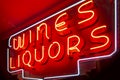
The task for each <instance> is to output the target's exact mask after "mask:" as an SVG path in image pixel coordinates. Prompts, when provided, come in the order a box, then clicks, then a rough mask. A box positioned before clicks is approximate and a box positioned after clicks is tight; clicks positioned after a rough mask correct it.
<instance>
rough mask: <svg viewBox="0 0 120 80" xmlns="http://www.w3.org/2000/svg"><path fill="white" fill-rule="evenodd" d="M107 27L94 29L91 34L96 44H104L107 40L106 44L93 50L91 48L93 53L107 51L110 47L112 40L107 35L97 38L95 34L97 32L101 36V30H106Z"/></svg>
mask: <svg viewBox="0 0 120 80" xmlns="http://www.w3.org/2000/svg"><path fill="white" fill-rule="evenodd" d="M106 27H107V26H106V25H103V26H100V27H97V28H95V29H93V31H92V32H91V37H92V38H93V39H92V41H93V40H94V42H97V43H98V42H103V40H104V39H105V42H104V44H103V45H100V46H95V47H92V48H90V50H91V51H94V52H100V51H103V50H106V49H108V48H109V47H110V39H109V37H108V36H106V35H100V36H96V34H95V32H97V34H98V33H99V34H100V33H101V32H102V30H101V29H105V28H106ZM98 30H99V32H98Z"/></svg>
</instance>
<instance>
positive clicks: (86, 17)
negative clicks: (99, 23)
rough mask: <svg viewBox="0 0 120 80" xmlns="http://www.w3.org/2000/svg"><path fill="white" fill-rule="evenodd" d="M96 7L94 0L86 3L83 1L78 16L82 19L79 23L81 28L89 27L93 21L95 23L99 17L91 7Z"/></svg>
mask: <svg viewBox="0 0 120 80" xmlns="http://www.w3.org/2000/svg"><path fill="white" fill-rule="evenodd" d="M93 7H94V2H93V0H88V1H86V2H85V3H83V4H82V5H80V7H79V8H78V13H79V14H78V17H79V18H80V19H81V20H80V21H79V22H78V24H79V25H80V26H82V27H79V28H80V29H81V28H85V27H88V26H90V25H92V24H93V23H95V21H96V19H97V17H96V15H97V14H96V13H95V11H94V10H89V9H91V8H93Z"/></svg>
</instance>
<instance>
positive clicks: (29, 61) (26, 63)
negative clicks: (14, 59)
mask: <svg viewBox="0 0 120 80" xmlns="http://www.w3.org/2000/svg"><path fill="white" fill-rule="evenodd" d="M26 54H28V55H29V58H28V61H27V62H25V60H26V59H27V57H26ZM31 58H32V56H31V53H30V51H25V53H23V56H22V61H23V64H24V65H26V66H28V67H31V65H30V63H31Z"/></svg>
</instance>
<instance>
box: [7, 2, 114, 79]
mask: <svg viewBox="0 0 120 80" xmlns="http://www.w3.org/2000/svg"><path fill="white" fill-rule="evenodd" d="M99 10H100V11H99ZM98 11H99V12H101V13H99V12H98ZM103 12H104V11H102V10H101V9H99V8H97V7H95V5H94V1H93V0H86V1H84V2H82V3H80V4H78V5H76V6H74V7H72V8H70V9H68V10H65V11H63V12H61V13H59V14H56V15H54V16H53V17H50V18H48V19H47V20H45V21H43V22H42V21H41V23H40V22H39V23H37V24H34V25H33V26H32V27H30V28H29V29H28V28H27V29H26V30H24V31H22V32H20V33H18V34H16V35H15V36H12V37H11V39H10V43H9V44H10V46H11V47H9V48H10V70H18V69H23V70H25V71H27V72H29V73H30V74H33V75H36V74H37V76H39V77H40V78H41V77H42V78H43V77H46V76H47V77H51V76H59V75H68V74H71V73H72V74H76V73H77V71H76V68H77V62H78V60H81V59H86V58H91V57H99V56H106V55H109V54H111V53H112V52H113V51H114V39H113V38H114V31H113V28H114V26H112V25H113V24H112V23H109V22H107V21H103V20H104V19H105V20H106V17H103V14H104V13H103ZM109 24H110V25H109ZM101 25H102V26H101ZM14 54H15V55H14Z"/></svg>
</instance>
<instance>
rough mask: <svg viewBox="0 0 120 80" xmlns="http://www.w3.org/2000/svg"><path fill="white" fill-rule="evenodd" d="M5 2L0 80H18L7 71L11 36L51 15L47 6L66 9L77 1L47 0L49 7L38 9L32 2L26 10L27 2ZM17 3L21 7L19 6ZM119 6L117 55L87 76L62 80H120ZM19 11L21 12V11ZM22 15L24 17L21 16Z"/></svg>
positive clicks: (0, 11)
mask: <svg viewBox="0 0 120 80" xmlns="http://www.w3.org/2000/svg"><path fill="white" fill-rule="evenodd" d="M5 1H6V2H5ZM5 1H2V2H1V1H0V80H18V78H17V77H18V76H17V75H12V74H10V73H8V72H7V70H6V66H7V61H6V60H7V58H6V54H7V52H6V51H7V50H6V49H7V43H8V37H9V35H11V34H13V33H14V32H17V31H19V30H21V29H23V28H25V26H27V25H30V24H31V23H34V22H36V21H37V20H39V19H40V18H38V17H37V16H38V15H40V14H41V15H42V14H43V13H45V14H46V15H42V16H41V18H42V17H45V16H47V15H49V14H47V13H46V12H47V11H48V9H45V7H46V6H47V7H49V6H50V7H51V8H53V6H51V5H54V6H55V5H57V6H59V7H60V8H62V7H64V5H65V4H67V5H69V3H70V4H71V3H74V2H76V1H77V0H76V1H74V0H71V1H70V0H66V1H60V0H58V1H55V0H53V1H52V2H49V0H46V1H48V3H49V5H48V4H47V3H44V5H43V6H42V8H37V9H36V7H35V5H36V4H37V2H36V3H34V4H32V2H31V3H29V4H27V6H28V7H25V8H24V6H26V4H25V3H27V1H26V2H24V1H20V2H21V3H19V2H15V1H14V0H13V1H12V2H10V1H8V0H5ZM111 1H112V0H111ZM22 2H23V3H24V5H23V6H22V8H21V7H19V6H20V4H23V3H22ZM16 3H17V4H19V5H17V4H16ZM59 3H61V4H62V5H59ZM15 4H16V5H15ZM6 5H7V6H6ZM33 5H34V6H33ZM37 5H39V4H37ZM67 5H66V6H67ZM5 6H6V7H5ZM30 6H33V7H32V8H33V9H34V8H35V9H36V10H34V11H33V12H32V11H30V10H29V8H30ZM119 6H120V1H119V0H118V51H117V53H116V54H115V55H113V56H112V57H110V58H108V59H104V60H99V61H96V62H95V63H96V68H95V69H91V70H90V71H88V72H86V74H85V75H82V76H78V77H71V78H66V79H61V80H120V51H119V49H120V46H119V44H120V42H119V40H120V37H119V36H120V32H119V31H120V24H119V21H120V20H119V19H120V16H119V13H120V10H119ZM13 7H16V8H13ZM23 8H24V9H23ZM60 8H58V9H54V10H53V12H52V11H50V14H52V13H54V11H56V10H59V9H60ZM19 9H21V10H20V11H19ZM39 9H40V10H41V12H40V11H39ZM15 10H16V11H15ZM7 11H8V12H7ZM18 11H19V12H18ZM17 12H18V13H19V14H18V13H17ZM22 12H24V13H22ZM21 14H22V16H19V15H21ZM27 14H30V15H28V16H25V15H27ZM32 15H34V16H32ZM35 17H36V18H35ZM16 26H17V27H16ZM86 63H87V62H86ZM88 63H89V62H88ZM86 66H88V67H89V65H87V64H86Z"/></svg>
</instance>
